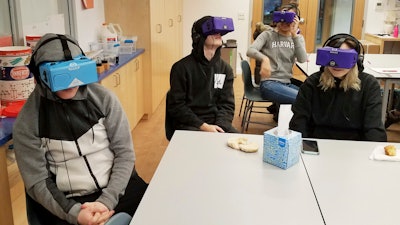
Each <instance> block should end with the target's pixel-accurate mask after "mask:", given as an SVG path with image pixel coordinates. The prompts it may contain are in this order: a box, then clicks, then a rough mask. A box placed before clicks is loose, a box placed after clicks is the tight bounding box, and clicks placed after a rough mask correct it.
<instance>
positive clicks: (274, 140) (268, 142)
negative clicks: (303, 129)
mask: <svg viewBox="0 0 400 225" xmlns="http://www.w3.org/2000/svg"><path fill="white" fill-rule="evenodd" d="M302 146H303V145H302V137H301V133H299V132H296V131H289V134H288V135H286V136H283V137H279V136H277V128H276V127H275V128H273V129H270V130H267V131H265V132H264V146H263V149H264V152H263V161H264V162H266V163H269V164H272V165H274V166H277V167H279V168H282V169H287V168H289V167H291V166H293V165H294V164H296V163H297V162H299V158H300V152H301V148H302Z"/></svg>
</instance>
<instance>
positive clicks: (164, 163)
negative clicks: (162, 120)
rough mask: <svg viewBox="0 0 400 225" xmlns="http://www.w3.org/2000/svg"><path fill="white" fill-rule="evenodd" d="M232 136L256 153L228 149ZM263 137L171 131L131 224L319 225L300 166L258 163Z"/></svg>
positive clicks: (260, 159)
mask: <svg viewBox="0 0 400 225" xmlns="http://www.w3.org/2000/svg"><path fill="white" fill-rule="evenodd" d="M233 136H245V137H247V138H248V139H249V140H250V141H252V142H256V143H258V144H259V146H260V149H259V151H258V152H257V153H244V152H241V151H237V150H233V149H231V148H229V147H227V144H226V143H227V140H228V138H229V137H233ZM262 143H263V136H262V135H245V134H223V133H207V132H195V131H176V132H175V134H174V136H173V138H172V140H171V142H170V143H169V145H168V148H167V150H166V152H165V153H164V156H163V158H162V160H161V162H160V164H159V166H158V168H157V170H156V172H155V174H154V176H153V178H152V180H151V182H150V184H149V187H148V189H147V191H146V193H145V195H144V197H143V199H142V202H141V203H140V205H139V207H138V209H137V211H136V213H135V215H134V217H133V219H132V221H131V223H130V225H155V224H163V225H187V224H190V225H204V224H218V225H244V224H248V225H250V224H251V225H265V224H283V225H284V224H307V225H313V224H324V222H323V220H322V216H321V214H320V211H319V208H318V205H317V202H316V200H315V197H314V194H313V191H312V189H311V185H310V183H309V180H308V177H307V174H306V171H305V169H304V166H303V164H302V163H301V161H300V162H299V163H297V164H296V165H294V166H292V167H290V168H289V169H287V170H283V169H280V168H278V167H275V166H272V165H270V164H267V163H264V162H263V161H262Z"/></svg>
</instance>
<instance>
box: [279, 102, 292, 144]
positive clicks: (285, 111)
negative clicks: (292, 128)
mask: <svg viewBox="0 0 400 225" xmlns="http://www.w3.org/2000/svg"><path fill="white" fill-rule="evenodd" d="M292 116H293V112H292V105H288V104H282V105H280V107H279V115H278V136H286V135H288V134H289V122H290V120H291V119H292Z"/></svg>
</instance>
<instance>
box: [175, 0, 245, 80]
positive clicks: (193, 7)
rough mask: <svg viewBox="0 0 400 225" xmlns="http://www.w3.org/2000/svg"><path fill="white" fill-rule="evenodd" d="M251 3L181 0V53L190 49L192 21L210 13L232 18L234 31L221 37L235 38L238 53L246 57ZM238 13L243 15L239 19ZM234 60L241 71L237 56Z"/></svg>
mask: <svg viewBox="0 0 400 225" xmlns="http://www.w3.org/2000/svg"><path fill="white" fill-rule="evenodd" d="M251 4H252V1H251V0H217V1H216V0H201V1H199V0H183V55H184V56H186V55H188V54H189V53H190V52H191V50H192V38H191V29H192V25H193V23H194V22H195V21H196V20H197V19H200V18H201V17H203V16H207V15H210V16H222V17H230V18H232V19H233V24H234V27H235V31H234V32H231V33H228V34H226V35H225V36H223V37H222V38H223V40H224V41H226V40H227V39H235V40H236V41H237V45H238V48H237V51H238V53H239V52H240V53H242V55H243V56H244V57H246V51H247V47H248V45H249V43H250V40H251V39H250V37H251V35H250V33H251V29H250V21H251V16H250V12H251V9H252V5H251ZM239 14H241V15H243V18H244V19H243V20H239ZM238 55H239V54H238ZM236 62H237V67H236V70H237V72H238V73H239V72H240V71H241V69H240V59H239V56H238V59H237V60H236ZM233 69H234V68H233Z"/></svg>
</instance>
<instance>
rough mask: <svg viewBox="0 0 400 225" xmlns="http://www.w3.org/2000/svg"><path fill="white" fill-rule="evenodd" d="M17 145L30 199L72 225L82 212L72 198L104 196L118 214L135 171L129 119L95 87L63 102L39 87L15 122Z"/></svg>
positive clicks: (82, 88) (110, 96)
mask: <svg viewBox="0 0 400 225" xmlns="http://www.w3.org/2000/svg"><path fill="white" fill-rule="evenodd" d="M55 41H56V40H55ZM35 59H36V60H37V59H38V58H35ZM35 75H36V74H35ZM13 140H14V148H15V154H16V159H17V163H18V167H19V170H20V172H21V175H22V178H23V180H24V185H25V188H26V191H27V194H29V196H31V197H32V198H33V199H34V200H35V201H37V202H38V203H39V204H41V205H42V206H44V207H45V208H46V209H47V210H49V211H50V212H51V213H53V214H54V215H56V216H58V217H59V218H61V219H63V220H66V221H68V222H69V223H72V224H77V216H78V213H79V211H80V207H81V204H80V203H78V202H76V201H75V200H73V197H75V196H83V195H88V194H91V193H94V192H100V193H101V195H100V197H99V198H98V199H97V201H99V202H101V203H103V204H104V205H106V206H107V207H108V208H109V209H114V207H115V206H116V205H117V203H118V201H119V198H120V197H121V196H122V195H123V194H124V191H125V188H126V186H127V184H128V181H129V178H130V177H131V174H132V171H133V168H134V161H135V154H134V150H133V143H132V137H131V133H130V127H129V123H128V120H127V118H126V115H125V113H124V111H123V109H122V107H121V104H120V102H119V100H118V98H117V97H116V96H115V95H114V94H113V93H112V92H111V91H109V90H107V89H106V88H104V87H103V86H101V85H100V84H97V83H92V84H88V85H84V86H80V87H79V90H78V92H77V94H76V95H75V96H74V97H73V98H72V99H69V100H62V99H60V98H58V97H57V96H56V94H55V93H52V92H51V91H50V89H49V88H47V86H45V85H44V84H43V83H40V82H38V84H37V85H36V87H35V89H34V91H33V92H32V94H31V95H30V96H29V98H28V100H27V102H26V103H25V105H24V107H23V109H22V110H21V112H20V113H19V115H18V117H17V119H16V121H15V124H14V130H13Z"/></svg>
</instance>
